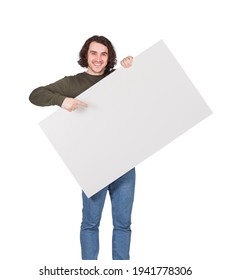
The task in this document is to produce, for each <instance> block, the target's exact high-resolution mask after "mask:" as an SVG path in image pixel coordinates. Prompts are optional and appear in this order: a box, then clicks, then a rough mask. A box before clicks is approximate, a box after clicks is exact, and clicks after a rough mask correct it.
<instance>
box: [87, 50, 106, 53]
mask: <svg viewBox="0 0 231 280" xmlns="http://www.w3.org/2000/svg"><path fill="white" fill-rule="evenodd" d="M89 52H90V53H97V51H94V50H90V51H89ZM101 54H108V52H101Z"/></svg>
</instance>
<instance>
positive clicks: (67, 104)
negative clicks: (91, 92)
mask: <svg viewBox="0 0 231 280" xmlns="http://www.w3.org/2000/svg"><path fill="white" fill-rule="evenodd" d="M83 107H84V108H86V107H87V103H84V102H83V101H80V100H78V99H74V98H71V97H66V98H65V99H64V101H63V103H62V105H61V108H63V109H65V110H67V111H69V112H72V111H74V110H76V109H78V108H83Z"/></svg>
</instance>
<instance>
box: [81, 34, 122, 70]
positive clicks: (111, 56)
mask: <svg viewBox="0 0 231 280" xmlns="http://www.w3.org/2000/svg"><path fill="white" fill-rule="evenodd" d="M92 42H97V43H100V44H103V45H104V46H106V47H107V48H108V63H107V66H106V68H105V72H106V73H107V72H109V71H110V70H111V69H113V68H114V66H115V65H116V63H117V59H116V52H115V49H114V47H113V45H112V43H111V42H110V41H109V40H108V39H107V38H106V37H104V36H97V35H94V36H92V37H90V38H89V39H87V40H86V42H85V43H84V45H83V46H82V49H81V50H80V52H79V60H78V64H79V65H80V66H82V67H88V63H87V53H88V49H89V46H90V44H91V43H92Z"/></svg>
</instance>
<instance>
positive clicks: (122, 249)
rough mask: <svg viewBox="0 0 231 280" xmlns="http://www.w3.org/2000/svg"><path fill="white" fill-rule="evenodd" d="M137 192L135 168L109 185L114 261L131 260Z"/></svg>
mask: <svg viewBox="0 0 231 280" xmlns="http://www.w3.org/2000/svg"><path fill="white" fill-rule="evenodd" d="M134 192H135V168H133V169H132V170H130V171H129V172H127V173H125V174H124V175H123V176H121V177H120V178H118V179H117V180H115V181H114V182H113V183H111V184H110V185H109V193H110V197H111V203H112V218H113V226H114V228H113V237H112V257H113V260H129V259H130V256H129V251H130V241H131V228H130V226H131V213H132V205H133V200H134Z"/></svg>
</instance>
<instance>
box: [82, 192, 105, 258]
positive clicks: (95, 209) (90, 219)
mask: <svg viewBox="0 0 231 280" xmlns="http://www.w3.org/2000/svg"><path fill="white" fill-rule="evenodd" d="M107 190H108V188H107V187H105V188H104V189H102V190H101V191H99V192H98V193H96V194H95V195H93V196H92V197H90V198H88V197H87V196H86V195H85V193H84V192H82V198H83V210H82V213H83V214H82V215H83V216H82V223H81V230H80V243H81V250H82V259H83V260H97V258H98V254H99V224H100V219H101V215H102V210H103V206H104V202H105V197H106V194H107Z"/></svg>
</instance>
